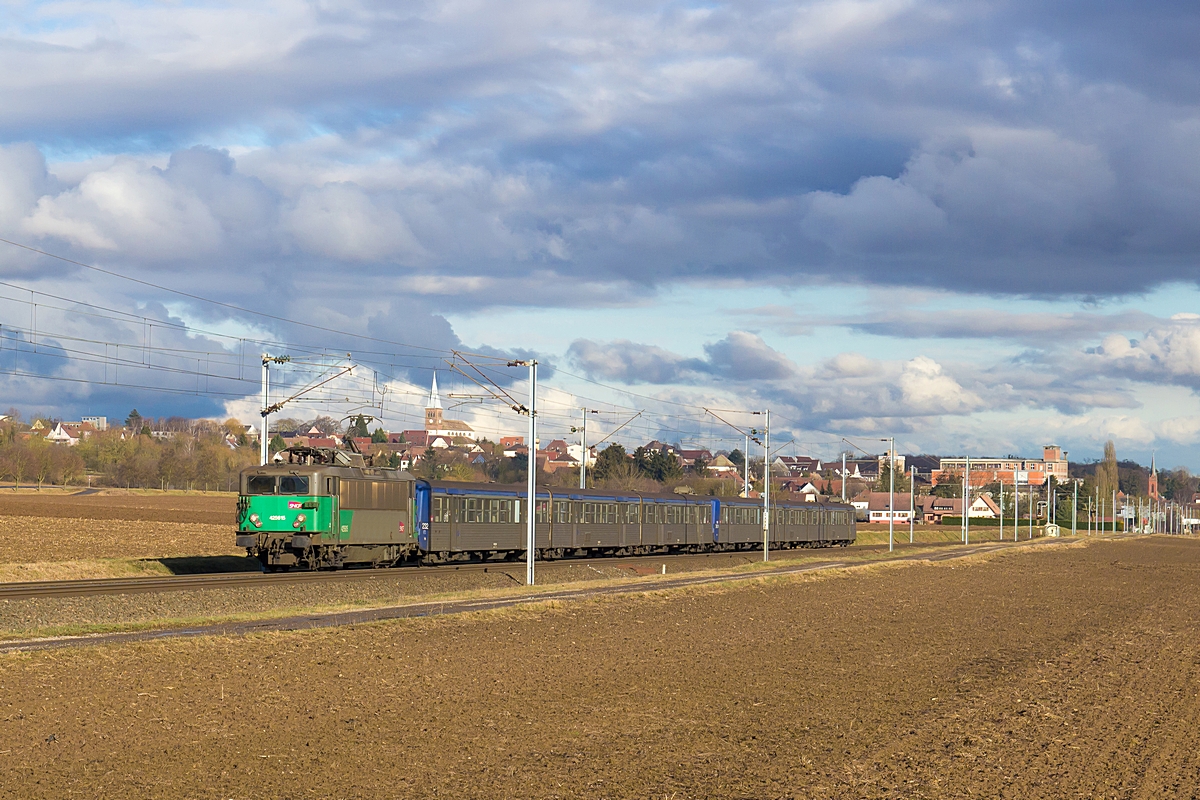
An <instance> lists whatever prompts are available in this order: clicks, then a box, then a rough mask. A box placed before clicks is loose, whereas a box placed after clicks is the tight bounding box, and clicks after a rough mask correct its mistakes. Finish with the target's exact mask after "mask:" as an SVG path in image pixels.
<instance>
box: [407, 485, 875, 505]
mask: <svg viewBox="0 0 1200 800" xmlns="http://www.w3.org/2000/svg"><path fill="white" fill-rule="evenodd" d="M422 482H423V483H428V484H429V485H430V486H431V487H432V488H433V489H435V490H436V491H438V492H439V493H444V494H463V495H491V496H493V497H526V496H527V495H528V492H527V491H526V486H525V484H523V483H467V482H459V481H422ZM537 494H538V497H547V498H551V497H557V498H562V499H566V500H598V501H608V502H616V503H621V502H625V503H627V502H631V501H638V500H643V501H644V500H652V501H654V502H660V503H707V502H711V501H712V500H720V501H721V503H723V504H725V505H736V506H750V507H754V508H757V507H759V506H761V505H762V501H761V500H757V499H751V498H746V497H719V496H716V495H706V494H677V493H675V492H632V491H628V492H627V491H613V490H611V489H579V488H572V487H568V486H539V487H538V491H537ZM773 505H786V506H797V507H803V508H839V509H850V508H853V506H851V505H850V504H849V503H841V502H838V501H833V500H818V501H784V502H782V503H780V502H775V503H773Z"/></svg>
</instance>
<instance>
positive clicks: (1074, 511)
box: [1071, 480, 1079, 536]
mask: <svg viewBox="0 0 1200 800" xmlns="http://www.w3.org/2000/svg"><path fill="white" fill-rule="evenodd" d="M1078 514H1079V481H1078V480H1076V481H1075V499H1074V500H1072V501H1071V535H1072V536H1074V535H1075V518H1076V516H1078Z"/></svg>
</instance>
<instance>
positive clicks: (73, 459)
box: [0, 411, 258, 491]
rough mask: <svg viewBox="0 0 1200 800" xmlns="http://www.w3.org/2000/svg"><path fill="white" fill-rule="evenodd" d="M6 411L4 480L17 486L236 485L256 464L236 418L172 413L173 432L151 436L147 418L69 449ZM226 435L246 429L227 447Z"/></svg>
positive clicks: (0, 475) (1, 438)
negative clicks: (214, 418) (215, 419)
mask: <svg viewBox="0 0 1200 800" xmlns="http://www.w3.org/2000/svg"><path fill="white" fill-rule="evenodd" d="M9 416H10V419H8V420H5V421H4V422H3V423H0V479H3V480H4V481H5V482H6V483H7V482H11V483H12V484H13V486H14V488H15V487H16V486H18V485H34V486H37V487H38V488H41V487H42V486H45V485H59V486H68V485H82V484H90V485H92V486H111V487H124V488H138V489H148V488H154V489H183V490H196V489H205V490H210V491H216V490H220V491H236V490H237V486H238V476H239V474H240V472H241V470H242V469H243V468H245V467H248V466H252V465H254V464H257V463H258V448H257V447H255V446H254V445H253V444H252V443H250V442H247V441H246V440H245V436H244V428H243V426H242V425H241V423H240V422H238V421H237V420H227V421H226V422H225V423H224V424H221V423H217V422H213V421H212V420H186V421H185V420H183V418H174V419H173V426H172V428H169V429H167V430H170V431H171V433H172V434H173V435H171V436H166V437H155V436H152V435H151V433H150V429H149V424H146V425H142V426H141V427H140V428H132V429H129V430H123V429H114V430H107V431H95V432H93V433H91V434H89V435H88V436H86V437H84V438H82V439H80V440H79V443H78V444H77V445H75V446H74V447H68V446H67V445H65V444H55V443H53V442H47V441H46V440H45V439H44V438H43V437H42V436H41V435H38V434H37V433H34V432H33V431H32V429H31V426H30V425H28V424H25V423H23V422H21V419H20V416H19V414H15V413H13V412H11V411H10V413H9ZM135 421H140V418H139V419H138V420H135ZM183 422H186V424H183ZM160 430H161V429H160ZM227 434H231V435H232V437H233V438H234V440H235V442H236V441H237V437H238V436H239V435H241V443H240V444H236V445H235V446H234V447H230V446H229V444H228V443H227V441H226V435H227Z"/></svg>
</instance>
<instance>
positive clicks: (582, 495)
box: [236, 447, 856, 572]
mask: <svg viewBox="0 0 1200 800" xmlns="http://www.w3.org/2000/svg"><path fill="white" fill-rule="evenodd" d="M535 500H536V502H535V503H534V514H535V515H536V520H535V554H534V555H535V557H536V558H538V559H539V560H554V559H563V558H571V557H596V556H636V555H652V554H659V553H711V552H722V551H736V550H761V549H762V546H763V519H762V514H763V505H762V503H761V501H757V500H753V499H745V498H740V497H711V496H702V495H692V494H678V493H648V492H632V491H619V490H602V489H568V488H561V487H551V488H539V490H538V491H537V495H536V498H535ZM528 514H529V501H528V491H527V490H526V488H525V487H524V486H514V485H508V484H495V483H459V482H452V481H429V480H423V479H420V478H416V477H414V476H413V475H412V474H411V473H409V472H406V471H403V470H399V469H390V468H387V467H378V466H374V465H372V464H371V463H370V462H369V460H367V459H364V458H363V456H362V455H360V454H358V453H354V452H348V451H345V450H339V449H335V448H319V447H292V448H288V449H287V450H285V451H282V453H280V456H279V457H277V460H276V461H275V463H271V464H268V465H264V466H259V467H249V468H247V469H245V470H243V471H242V473H241V479H240V490H239V496H238V504H237V534H236V546H237V547H241V548H245V549H246V551H247V553H248V554H249V555H251V556H253V557H255V558H257V559H258V560H259V561H260V562H261V564H262V566H263V569H264V570H267V571H272V572H273V571H276V570H290V569H304V570H317V569H338V568H343V567H352V566H363V567H370V566H375V567H387V566H402V565H405V564H443V563H448V562H453V561H488V560H518V559H522V558H524V557H525V555H526V542H527V525H528V517H527V515H528ZM770 523H771V524H770V529H771V531H770V546H771V548H772V549H790V548H797V547H833V546H843V547H844V546H846V545H850V544H853V543H854V541H855V537H856V529H855V514H854V508H853V507H852V506H850V505H848V504H846V503H839V502H833V501H816V502H789V501H781V502H773V503H772V504H771V518H770Z"/></svg>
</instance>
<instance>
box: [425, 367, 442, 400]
mask: <svg viewBox="0 0 1200 800" xmlns="http://www.w3.org/2000/svg"><path fill="white" fill-rule="evenodd" d="M425 407H426V408H441V407H442V398H441V396H440V395H438V390H437V370H434V372H433V388H432V389H430V390H429V405H427V406H425Z"/></svg>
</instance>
